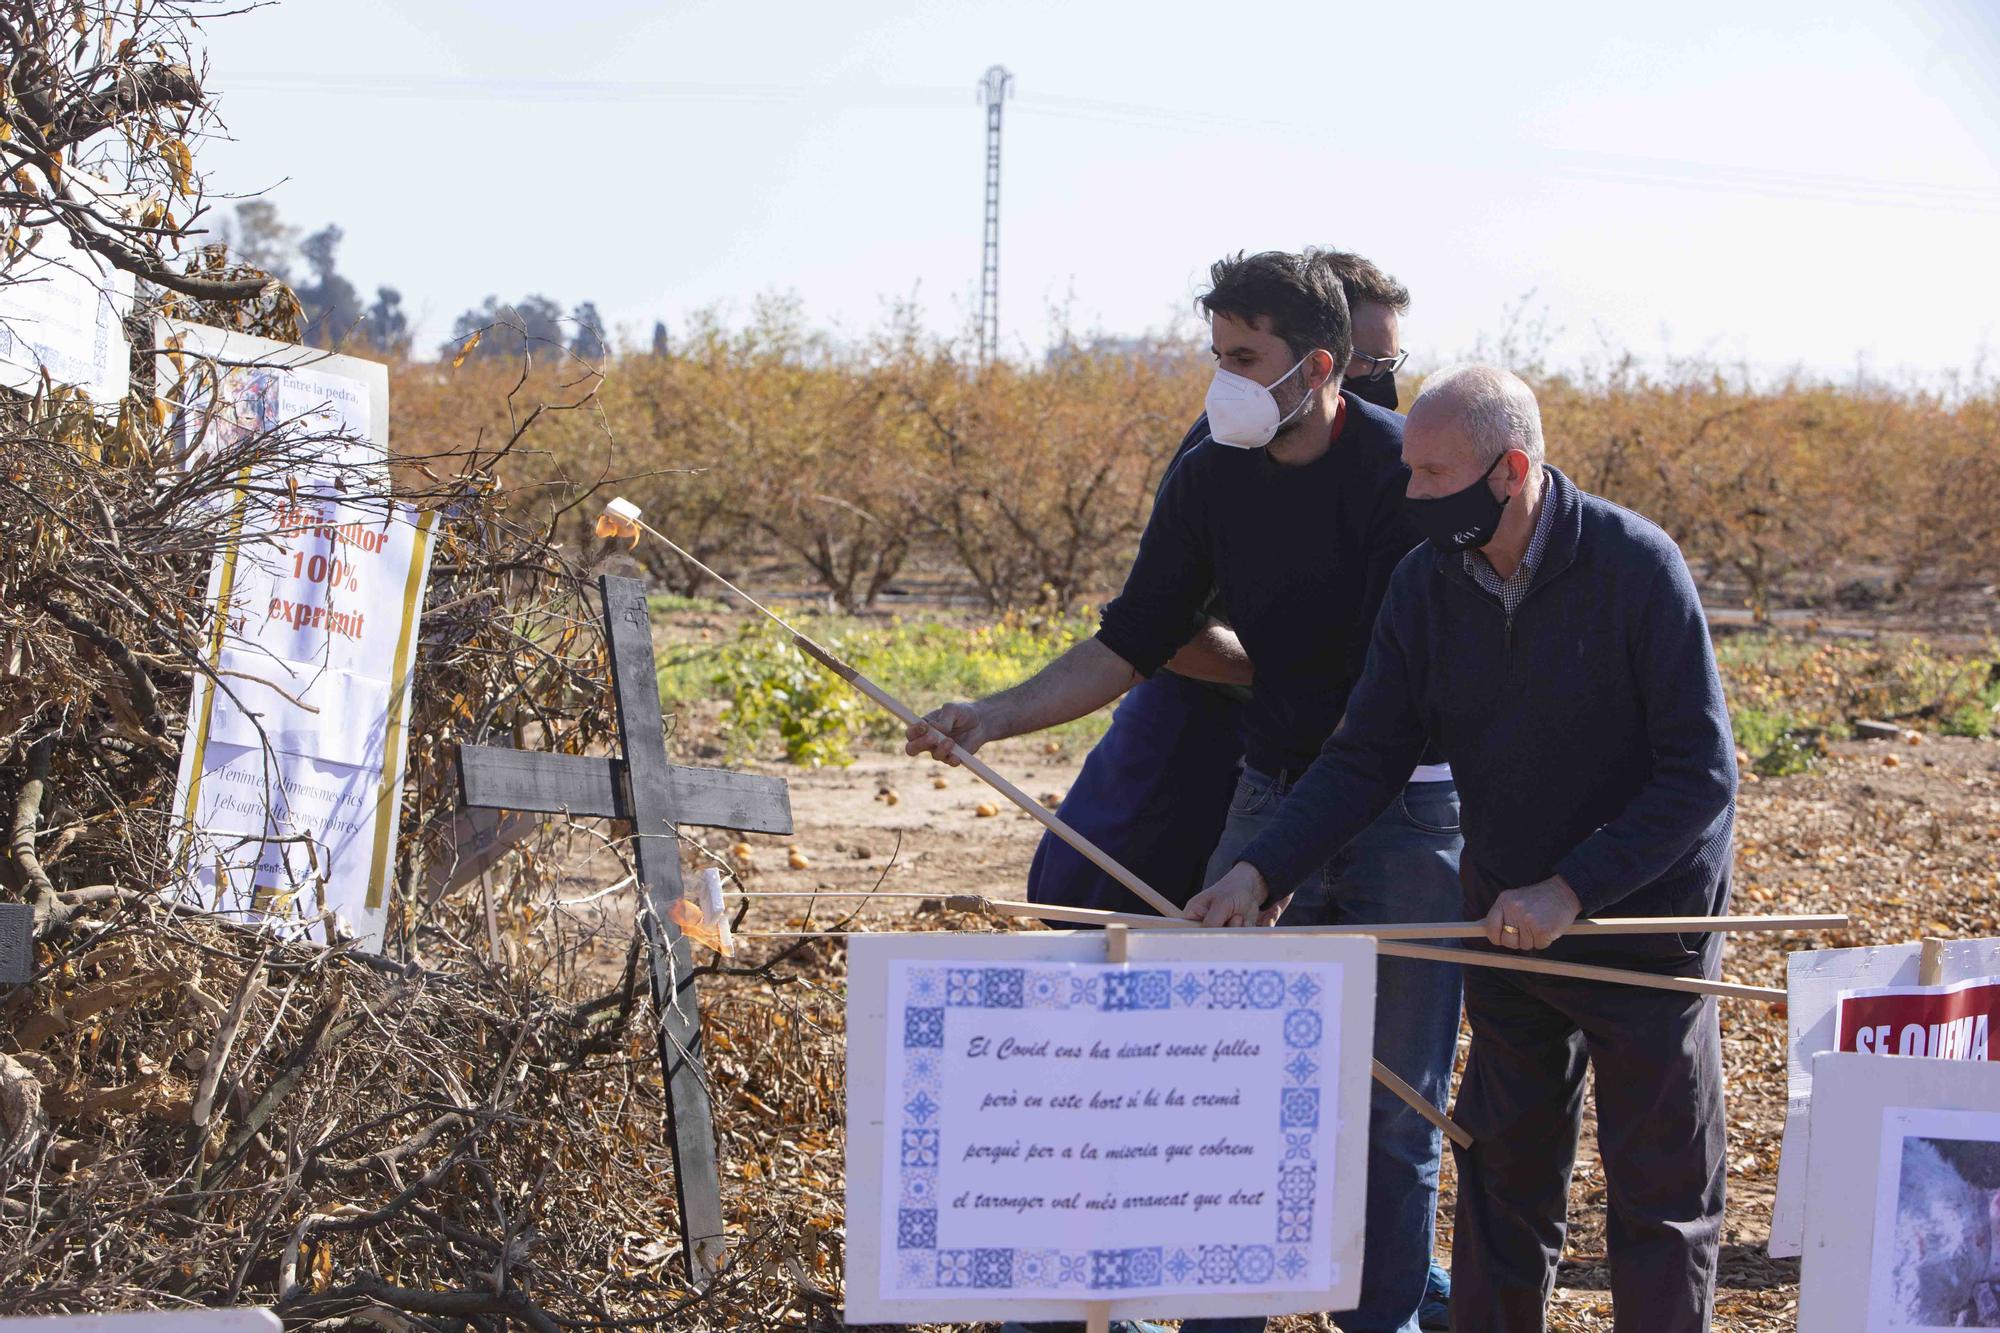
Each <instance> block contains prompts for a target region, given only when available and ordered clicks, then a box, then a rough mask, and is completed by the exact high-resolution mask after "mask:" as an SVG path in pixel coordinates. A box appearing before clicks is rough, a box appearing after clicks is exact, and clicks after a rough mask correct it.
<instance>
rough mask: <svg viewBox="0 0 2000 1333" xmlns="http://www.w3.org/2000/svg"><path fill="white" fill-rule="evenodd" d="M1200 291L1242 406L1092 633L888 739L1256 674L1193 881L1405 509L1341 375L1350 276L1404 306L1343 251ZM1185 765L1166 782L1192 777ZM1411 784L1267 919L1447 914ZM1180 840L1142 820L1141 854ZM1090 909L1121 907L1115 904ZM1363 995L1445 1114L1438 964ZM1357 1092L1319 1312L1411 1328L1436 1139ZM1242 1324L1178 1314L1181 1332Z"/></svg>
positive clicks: (1379, 419) (1392, 455)
mask: <svg viewBox="0 0 2000 1333" xmlns="http://www.w3.org/2000/svg"><path fill="white" fill-rule="evenodd" d="M1210 278H1211V282H1212V285H1211V288H1210V290H1209V291H1208V292H1206V293H1205V294H1204V295H1203V296H1202V298H1201V308H1202V310H1203V311H1204V312H1205V313H1206V314H1207V316H1208V319H1209V327H1210V331H1211V334H1212V336H1213V339H1214V352H1215V358H1216V364H1217V366H1218V367H1219V368H1220V369H1221V370H1222V371H1224V372H1226V373H1227V374H1226V377H1220V383H1221V385H1222V388H1221V389H1220V390H1219V391H1218V392H1217V394H1216V395H1215V396H1214V397H1213V398H1212V399H1211V407H1215V406H1217V405H1218V400H1219V401H1220V402H1221V403H1228V402H1232V401H1235V400H1236V399H1237V398H1238V397H1239V396H1240V397H1241V398H1242V399H1245V400H1248V406H1247V407H1244V408H1242V409H1240V410H1239V409H1237V408H1231V407H1228V406H1222V407H1221V408H1220V410H1219V411H1218V412H1217V414H1216V415H1217V417H1219V418H1220V420H1212V419H1211V418H1210V417H1208V416H1204V417H1203V418H1202V419H1201V420H1200V421H1198V422H1197V423H1196V424H1195V427H1194V428H1193V430H1191V431H1190V432H1189V439H1188V443H1187V444H1185V445H1184V446H1183V450H1182V452H1181V453H1180V455H1179V457H1178V459H1177V461H1176V462H1175V463H1174V464H1173V466H1171V467H1170V468H1168V470H1167V475H1166V477H1165V479H1164V480H1163V481H1162V482H1161V485H1160V489H1159V493H1158V495H1157V497H1156V499H1155V503H1154V507H1153V512H1152V516H1151V517H1150V519H1149V520H1148V522H1147V525H1146V531H1145V534H1144V535H1143V536H1142V538H1141V539H1140V543H1139V553H1138V557H1137V559H1136V560H1135V561H1134V563H1133V566H1132V570H1131V572H1130V573H1129V574H1128V575H1127V577H1126V581H1125V587H1124V590H1123V591H1122V592H1121V593H1120V594H1119V596H1118V598H1117V599H1116V600H1115V601H1113V602H1112V603H1111V604H1110V605H1109V606H1107V607H1106V608H1105V610H1104V617H1103V624H1102V626H1101V627H1100V629H1099V631H1098V633H1097V635H1096V636H1095V637H1094V638H1091V639H1086V640H1084V641H1083V642H1081V643H1079V644H1077V645H1075V646H1074V647H1073V648H1071V649H1070V650H1069V651H1068V652H1066V653H1064V654H1063V655H1062V656H1061V657H1060V658H1058V659H1056V660H1055V661H1053V662H1051V663H1050V664H1049V665H1047V666H1045V667H1044V668H1042V670H1040V671H1038V672H1037V673H1035V675H1034V676H1033V677H1032V678H1031V679H1029V680H1027V681H1024V682H1022V683H1021V684H1019V685H1017V686H1014V687H1012V688H1011V689H1008V690H1003V691H1001V692H1000V693H998V694H995V695H991V696H988V697H987V698H984V699H980V700H977V701H974V702H954V703H948V704H945V705H943V706H942V707H940V708H937V709H934V710H933V711H932V712H931V713H930V714H929V716H928V717H926V718H924V719H923V720H921V721H919V722H918V723H916V724H914V725H913V726H911V727H910V728H909V732H908V737H907V744H906V746H905V748H906V749H907V750H908V751H909V753H911V754H918V753H930V754H933V755H936V756H937V757H938V758H940V759H943V760H945V761H946V762H949V763H955V762H957V760H958V756H959V754H960V753H961V752H966V753H970V752H973V751H976V750H978V749H979V748H980V747H981V746H983V745H985V744H986V743H988V742H990V741H994V740H998V739H1001V738H1004V737H1008V736H1018V735H1023V734H1026V733H1029V732H1033V731H1038V730H1041V729H1042V728H1044V727H1048V726H1053V725H1055V724H1056V723H1059V722H1063V721H1067V720H1069V719H1072V718H1076V717H1079V716H1082V715H1083V714H1085V713H1088V712H1090V711H1091V710H1093V709H1095V708H1098V707H1100V706H1102V705H1103V704H1105V703H1107V702H1109V701H1111V700H1112V699H1114V698H1116V697H1118V695H1119V694H1120V693H1122V692H1124V691H1126V690H1127V689H1128V688H1130V687H1131V686H1132V685H1133V683H1134V681H1135V680H1137V679H1138V678H1139V677H1141V676H1146V677H1151V676H1154V675H1155V674H1156V673H1157V672H1158V671H1159V668H1161V667H1162V666H1164V665H1166V664H1168V663H1169V662H1171V663H1172V665H1173V668H1174V670H1175V671H1176V672H1180V673H1182V674H1184V675H1190V676H1193V677H1195V678H1197V679H1202V680H1212V681H1218V682H1229V683H1236V684H1248V683H1251V682H1252V675H1253V673H1252V671H1251V670H1250V664H1251V663H1253V662H1254V664H1255V668H1254V690H1253V691H1252V695H1251V697H1250V698H1249V699H1248V700H1247V701H1246V702H1245V703H1244V705H1243V710H1242V713H1241V715H1240V724H1241V729H1242V742H1241V747H1240V752H1241V754H1242V765H1241V770H1240V772H1239V773H1238V775H1237V777H1236V781H1235V783H1234V786H1235V792H1234V795H1233V796H1232V797H1231V798H1230V799H1229V800H1228V810H1227V817H1226V819H1225V820H1224V821H1223V823H1222V827H1221V830H1220V836H1219V838H1217V840H1216V841H1215V842H1214V844H1213V847H1212V849H1211V850H1209V851H1208V852H1207V858H1208V867H1207V872H1206V873H1205V874H1204V875H1203V878H1202V883H1204V884H1209V883H1213V882H1214V881H1215V880H1216V879H1217V878H1219V877H1220V876H1221V875H1222V874H1223V873H1224V872H1226V871H1227V870H1228V869H1229V867H1230V866H1231V865H1232V864H1233V863H1234V861H1235V859H1236V858H1237V853H1238V852H1240V850H1241V849H1242V847H1244V846H1245V845H1247V842H1248V840H1250V839H1252V838H1254V837H1255V836H1256V834H1257V832H1258V830H1259V829H1260V827H1261V825H1262V823H1263V822H1265V821H1268V820H1269V819H1270V818H1271V817H1272V815H1273V813H1274V812H1275V810H1276V809H1277V808H1278V805H1279V802H1280V801H1281V800H1282V799H1283V797H1284V794H1285V792H1286V791H1287V790H1288V789H1289V785H1290V783H1291V781H1292V780H1293V779H1294V778H1295V777H1296V776H1297V775H1298V774H1299V773H1301V772H1303V771H1304V769H1305V768H1306V767H1307V766H1309V765H1310V764H1311V763H1312V761H1313V760H1314V759H1315V758H1316V757H1317V756H1318V754H1319V752H1320V749H1321V747H1322V746H1323V745H1324V743H1325V741H1326V739H1327V737H1328V735H1329V734H1331V733H1332V732H1333V730H1334V728H1335V725H1336V724H1337V723H1338V722H1339V721H1340V718H1341V715H1342V713H1343V712H1344V711H1345V709H1346V706H1347V696H1348V692H1349V690H1350V689H1351V688H1352V685H1353V682H1354V680H1355V679H1356V677H1357V676H1358V674H1359V671H1360V667H1361V664H1362V662H1363V661H1364V659H1365V658H1366V656H1367V648H1368V641H1369V634H1370V630H1371V628H1372V627H1373V625H1374V622H1375V617H1376V612H1377V611H1378V610H1379V609H1380V606H1381V600H1382V592H1383V590H1384V589H1385V588H1386V587H1387V586H1388V581H1389V576H1390V573H1391V571H1393V570H1394V569H1395V567H1396V566H1397V564H1398V563H1399V562H1400V561H1401V560H1402V559H1403V558H1404V556H1405V555H1407V554H1408V553H1409V551H1410V550H1411V549H1412V548H1413V547H1415V546H1416V545H1417V544H1418V540H1419V537H1418V534H1417V531H1416V529H1415V527H1414V526H1413V525H1412V524H1411V522H1410V520H1409V518H1408V515H1407V514H1406V513H1405V510H1404V501H1403V496H1404V492H1405V489H1406V487H1407V483H1408V472H1407V470H1406V469H1404V467H1403V464H1402V429H1403V418H1402V417H1400V416H1397V415H1396V414H1395V413H1393V412H1391V411H1388V410H1386V409H1384V408H1383V407H1381V406H1379V405H1378V404H1376V403H1374V402H1371V401H1366V400H1364V399H1362V398H1361V397H1360V396H1358V395H1350V394H1347V393H1345V392H1343V390H1342V386H1341V370H1342V368H1343V367H1345V366H1347V365H1348V364H1349V362H1350V358H1351V357H1352V355H1353V351H1354V342H1355V331H1354V320H1353V318H1352V314H1351V311H1350V308H1349V302H1348V297H1347V295H1346V288H1347V286H1348V284H1349V282H1350V281H1354V282H1361V281H1362V280H1363V279H1372V280H1374V281H1373V282H1372V285H1368V286H1364V287H1363V290H1364V291H1365V292H1367V294H1368V295H1369V298H1370V299H1371V300H1373V301H1376V302H1378V303H1380V302H1383V301H1384V300H1385V299H1386V301H1387V302H1388V305H1389V310H1391V311H1394V310H1400V309H1401V308H1402V306H1403V305H1404V304H1406V303H1407V299H1408V296H1407V293H1406V292H1404V291H1403V290H1402V288H1401V287H1400V286H1399V285H1396V284H1393V283H1391V282H1390V281H1389V280H1388V279H1387V278H1386V276H1385V275H1382V274H1381V273H1380V272H1379V270H1375V269H1374V267H1373V266H1372V265H1366V266H1365V269H1364V267H1363V265H1362V262H1361V261H1359V259H1358V257H1357V256H1350V255H1342V254H1339V253H1337V252H1324V251H1307V252H1305V253H1303V254H1285V253H1277V252H1271V253H1265V254H1258V255H1234V256H1231V257H1228V258H1226V259H1223V260H1222V261H1220V262H1218V263H1217V264H1215V265H1214V267H1213V268H1212V269H1211V270H1210ZM1390 341H1391V342H1393V339H1391V340H1390ZM1386 350H1388V349H1387V348H1385V347H1383V346H1382V345H1381V344H1379V343H1376V342H1374V341H1371V343H1370V345H1369V347H1368V353H1369V355H1370V356H1371V357H1375V356H1380V355H1381V354H1382V353H1383V352H1384V351H1386ZM1238 380H1240V381H1244V382H1246V383H1247V385H1248V386H1249V387H1248V388H1245V387H1244V386H1243V385H1241V384H1237V383H1236V381H1238ZM1253 389H1254V392H1252V391H1251V390H1253ZM1225 441H1226V442H1225ZM1232 444H1233V445H1236V446H1238V447H1234V448H1232V447H1229V446H1230V445H1232ZM1258 445H1262V446H1263V447H1256V446H1258ZM1217 593H1219V594H1220V596H1221V598H1222V601H1223V603H1224V604H1226V606H1227V608H1228V613H1229V620H1230V622H1231V624H1232V625H1233V626H1234V627H1235V634H1234V636H1232V637H1231V643H1232V644H1233V645H1234V655H1233V657H1231V656H1230V653H1229V652H1228V650H1227V648H1213V649H1208V650H1204V651H1203V652H1202V653H1200V654H1196V653H1195V650H1196V648H1197V644H1198V643H1200V642H1203V641H1204V640H1206V638H1207V637H1208V635H1209V634H1210V632H1211V631H1209V630H1204V629H1200V628H1199V626H1200V625H1201V624H1202V622H1203V617H1202V614H1201V613H1202V612H1203V610H1204V608H1206V607H1207V606H1209V605H1210V604H1211V602H1210V599H1211V594H1217ZM1223 633H1225V634H1226V632H1223ZM1196 656H1199V657H1201V658H1203V659H1205V660H1199V661H1198V660H1194V659H1195V657H1196ZM1152 683H1153V682H1152V681H1151V680H1149V681H1148V682H1147V684H1148V685H1151V684H1152ZM1121 716H1123V714H1122V712H1121ZM1420 772H1422V770H1420ZM1202 776H1203V775H1202V773H1201V772H1200V771H1199V770H1198V769H1191V770H1190V771H1186V772H1183V773H1179V774H1176V777H1178V778H1180V779H1182V780H1183V781H1185V782H1189V783H1192V782H1194V781H1198V780H1200V779H1201V778H1202ZM1412 777H1413V780H1412V781H1411V782H1410V783H1408V784H1407V785H1406V787H1405V789H1404V792H1403V799H1402V800H1400V801H1398V802H1397V804H1396V805H1395V807H1394V808H1393V809H1391V810H1390V811H1387V812H1385V813H1384V815H1383V817H1382V818H1381V819H1380V820H1378V821H1377V824H1376V826H1374V827H1373V828H1372V832H1373V833H1374V834H1376V835H1378V836H1375V837H1373V838H1371V839H1369V840H1368V846H1367V847H1366V848H1365V849H1363V850H1362V851H1360V852H1359V853H1357V854H1356V855H1354V856H1352V857H1347V856H1343V857H1342V858H1337V859H1336V860H1335V861H1330V862H1328V863H1327V865H1326V866H1325V867H1323V869H1322V872H1321V873H1319V874H1317V875H1315V876H1314V877H1313V883H1312V884H1311V885H1310V886H1309V887H1308V888H1306V889H1303V890H1302V891H1301V892H1300V894H1299V896H1298V898H1297V899H1296V900H1294V901H1293V902H1292V903H1291V904H1290V906H1289V908H1287V909H1286V911H1287V916H1286V919H1287V921H1288V922H1291V923H1293V924H1308V925H1365V924H1382V923H1387V922H1397V921H1425V920H1440V921H1441V920H1447V919H1450V918H1453V917H1455V916H1457V915H1458V913H1459V907H1460V903H1461V893H1460V888H1459V884H1458V876H1457V861H1458V846H1459V837H1458V799H1457V793H1456V789H1455V788H1454V787H1453V785H1452V783H1451V782H1450V781H1449V778H1448V773H1438V774H1431V773H1425V774H1424V776H1423V778H1422V780H1416V778H1417V775H1415V774H1413V775H1412ZM1180 831H1181V830H1180V828H1179V827H1178V826H1176V827H1175V828H1173V829H1172V830H1165V829H1161V828H1159V827H1158V825H1157V823H1156V825H1155V828H1154V829H1153V830H1151V832H1152V833H1153V835H1154V836H1153V837H1152V838H1151V839H1150V841H1154V842H1158V841H1164V840H1165V837H1166V836H1168V835H1170V834H1171V833H1178V832H1180ZM1361 841H1362V840H1357V842H1356V844H1355V845H1356V847H1357V848H1359V847H1361ZM1128 845H1129V844H1128ZM1162 887H1164V885H1163V886H1162ZM1116 892H1118V893H1123V890H1122V889H1118V890H1116ZM1127 897H1128V899H1129V895H1127ZM1043 901H1046V899H1044V900H1043ZM1092 905H1094V906H1116V907H1128V908H1137V907H1138V906H1139V904H1138V903H1137V902H1136V900H1130V901H1121V900H1119V899H1117V898H1115V897H1114V898H1112V899H1110V900H1108V901H1106V900H1098V901H1094V902H1093V903H1092ZM1253 915H1254V914H1253ZM1267 915H1269V914H1268V913H1267ZM1236 924H1248V922H1247V921H1245V920H1243V919H1241V918H1239V919H1238V921H1237V922H1236ZM1377 992H1378V998H1377V1004H1376V1032H1375V1042H1374V1046H1375V1055H1376V1057H1377V1058H1378V1059H1380V1060H1381V1061H1382V1062H1383V1064H1385V1065H1387V1066H1388V1067H1389V1068H1390V1069H1391V1070H1393V1071H1394V1072H1396V1073H1397V1074H1399V1075H1401V1076H1402V1077H1403V1078H1404V1079H1405V1080H1407V1081H1408V1082H1410V1083H1411V1084H1413V1085H1414V1086H1416V1087H1418V1088H1419V1089H1420V1090H1422V1091H1423V1093H1424V1095H1425V1096H1427V1097H1428V1098H1430V1099H1431V1100H1432V1101H1433V1102H1442V1101H1443V1100H1444V1096H1445V1091H1446V1089H1447V1087H1448V1085H1449V1081H1450V1077H1451V1065H1452V1055H1453V1052H1454V1048H1455V1045H1456V1037H1457V1032H1458V1017H1459V987H1458V977H1457V971H1456V969H1455V968H1452V967H1450V966H1449V965H1446V964H1439V963H1429V962H1417V961H1415V960H1411V959H1384V960H1382V962H1381V964H1380V965H1379V967H1378V971H1377ZM1378 1091H1379V1094H1380V1095H1377V1096H1374V1097H1372V1098H1371V1102H1370V1107H1369V1140H1370V1143H1369V1156H1368V1169H1367V1197H1368V1221H1367V1243H1366V1249H1367V1256H1368V1257H1367V1262H1366V1263H1364V1264H1363V1266H1362V1272H1361V1297H1360V1302H1359V1307H1358V1308H1357V1309H1356V1310H1353V1311H1343V1312H1337V1317H1338V1319H1339V1322H1340V1326H1341V1327H1342V1328H1344V1329H1349V1330H1353V1333H1415V1329H1416V1327H1417V1312H1418V1308H1419V1306H1420V1305H1421V1304H1422V1302H1423V1298H1424V1294H1425V1287H1426V1276H1427V1270H1428V1269H1429V1266H1430V1253H1431V1240H1432V1227H1433V1223H1434V1220H1435V1204H1436V1191H1437V1177H1438V1156H1439V1142H1438V1134H1437V1131H1436V1130H1435V1129H1433V1128H1432V1127H1431V1126H1430V1124H1429V1123H1428V1122H1426V1121H1425V1120H1424V1119H1423V1118H1422V1117H1421V1116H1419V1115H1417V1114H1416V1113H1415V1112H1414V1111H1411V1110H1410V1109H1409V1108H1408V1107H1406V1106H1404V1105H1403V1103H1402V1102H1401V1101H1399V1100H1398V1099H1397V1098H1396V1097H1395V1095H1394V1094H1393V1093H1390V1092H1388V1091H1387V1089H1380V1090H1378ZM1244 1239H1246V1237H1241V1236H1227V1237H1224V1236H1218V1240H1227V1241H1229V1242H1231V1243H1235V1242H1236V1241H1240V1240H1244ZM1263 1324H1264V1321H1263V1320H1262V1319H1261V1318H1257V1317H1249V1318H1245V1319H1243V1320H1241V1321H1238V1322H1235V1323H1218V1322H1217V1321H1214V1320H1206V1321H1204V1320H1196V1321H1191V1322H1190V1323H1188V1324H1187V1325H1184V1326H1183V1333H1197V1329H1200V1330H1202V1331H1203V1333H1223V1330H1225V1329H1226V1330H1228V1333H1239V1331H1240V1330H1243V1329H1246V1328H1247V1329H1252V1330H1261V1329H1262V1327H1263Z"/></svg>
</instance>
